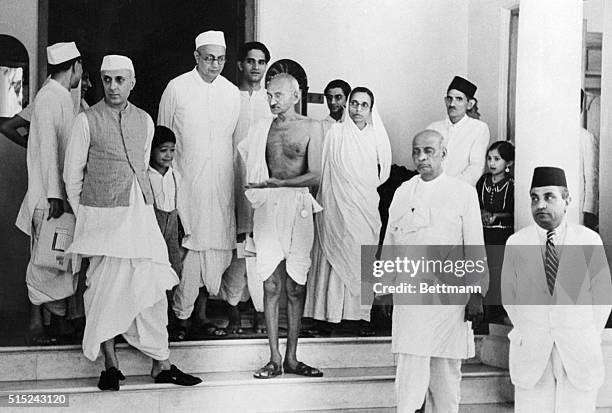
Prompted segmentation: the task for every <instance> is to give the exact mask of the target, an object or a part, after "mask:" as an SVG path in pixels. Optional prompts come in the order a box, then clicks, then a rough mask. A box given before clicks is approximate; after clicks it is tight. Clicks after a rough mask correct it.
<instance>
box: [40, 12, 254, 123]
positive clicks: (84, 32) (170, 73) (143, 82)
mask: <svg viewBox="0 0 612 413" xmlns="http://www.w3.org/2000/svg"><path fill="white" fill-rule="evenodd" d="M252 3H253V2H252V1H249V0H199V1H189V0H105V1H100V0H49V18H48V41H47V44H53V43H55V42H60V41H76V42H77V45H78V47H79V49H80V50H81V53H83V55H84V58H85V59H84V60H85V62H84V63H85V65H86V67H87V68H88V69H89V71H90V73H91V79H92V82H93V84H94V85H93V86H94V87H93V88H92V90H91V91H90V92H89V96H87V100H88V101H89V103H90V104H91V103H95V102H97V101H98V100H100V99H101V98H102V88H101V85H100V80H99V79H100V73H99V68H100V64H101V62H102V58H103V57H104V55H106V54H111V53H112V54H123V55H126V56H128V57H130V58H131V59H132V61H133V62H134V67H135V70H136V80H137V82H136V87H135V88H134V90H133V91H132V94H131V95H130V101H131V102H132V103H134V104H135V105H136V106H139V107H140V108H142V109H144V110H146V111H147V112H148V113H149V114H150V115H151V116H152V117H153V119H154V120H155V119H156V118H157V110H158V105H159V99H160V97H161V94H162V92H163V91H164V88H165V87H166V85H167V84H168V82H169V81H170V80H171V79H172V78H174V77H176V76H178V75H179V74H181V73H184V72H187V71H189V70H191V69H192V68H193V67H194V66H195V61H194V57H193V51H194V39H195V37H196V36H197V35H198V34H199V33H201V32H203V31H206V30H221V31H223V32H224V33H225V41H226V44H227V62H226V64H225V68H224V70H223V76H225V77H226V78H228V79H229V80H230V81H232V82H235V83H236V80H237V78H236V76H237V69H236V55H237V52H238V47H239V45H240V44H242V43H243V42H244V41H245V38H249V39H250V38H252V35H253V34H252V33H248V35H247V34H246V33H245V32H246V29H245V27H249V28H252V27H253V23H252V22H251V21H250V20H252V19H253V13H252V12H251V10H250V8H251V7H252ZM247 8H248V10H247ZM247 19H248V20H249V21H248V22H247ZM249 30H252V29H249ZM41 41H44V39H41Z"/></svg>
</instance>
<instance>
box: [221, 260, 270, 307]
mask: <svg viewBox="0 0 612 413" xmlns="http://www.w3.org/2000/svg"><path fill="white" fill-rule="evenodd" d="M219 298H221V299H222V300H225V301H227V302H228V303H229V304H230V305H232V306H236V305H238V303H239V302H244V301H247V300H248V299H249V298H251V300H252V301H253V306H254V307H255V310H256V311H259V312H262V311H263V282H262V281H261V280H260V279H259V278H258V277H257V259H256V258H255V257H238V254H234V255H233V256H232V263H231V264H230V266H229V267H228V268H227V270H225V273H224V274H223V278H222V279H221V288H220V289H219Z"/></svg>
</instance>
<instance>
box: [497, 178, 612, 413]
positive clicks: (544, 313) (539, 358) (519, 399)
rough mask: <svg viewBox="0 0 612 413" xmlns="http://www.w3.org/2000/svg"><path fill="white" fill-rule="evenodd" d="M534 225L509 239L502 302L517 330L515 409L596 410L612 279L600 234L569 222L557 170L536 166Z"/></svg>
mask: <svg viewBox="0 0 612 413" xmlns="http://www.w3.org/2000/svg"><path fill="white" fill-rule="evenodd" d="M530 195H531V212H532V215H533V218H534V220H535V224H533V225H530V226H528V227H525V228H523V229H521V230H520V231H518V232H517V233H515V234H514V235H512V236H511V237H510V238H509V239H508V242H507V243H506V249H505V256H504V264H503V269H502V277H501V278H502V301H503V304H504V307H505V308H506V311H507V312H508V316H509V317H510V320H511V321H512V325H513V326H514V328H513V329H512V331H511V332H510V334H509V335H508V338H509V339H510V377H511V379H512V383H513V384H514V386H515V404H514V405H515V411H516V412H518V413H524V412H538V413H549V412H550V413H552V412H555V413H566V412H567V413H570V412H572V413H573V412H595V401H596V398H597V390H598V389H599V387H600V386H601V385H602V383H603V380H604V364H603V355H602V350H601V337H600V335H601V332H602V331H603V329H604V327H605V324H606V320H607V319H608V315H609V314H610V309H611V308H612V306H610V303H611V299H612V281H611V280H610V270H609V268H608V262H607V260H606V255H605V251H604V248H603V245H602V242H601V238H599V235H598V234H597V233H595V232H593V231H591V230H590V229H588V228H586V227H584V226H582V225H577V224H573V223H569V222H567V217H566V211H567V207H568V205H569V203H570V196H569V191H568V189H567V183H566V179H565V173H564V171H563V170H562V169H560V168H556V167H549V166H546V167H538V168H535V171H534V173H533V180H532V183H531V190H530Z"/></svg>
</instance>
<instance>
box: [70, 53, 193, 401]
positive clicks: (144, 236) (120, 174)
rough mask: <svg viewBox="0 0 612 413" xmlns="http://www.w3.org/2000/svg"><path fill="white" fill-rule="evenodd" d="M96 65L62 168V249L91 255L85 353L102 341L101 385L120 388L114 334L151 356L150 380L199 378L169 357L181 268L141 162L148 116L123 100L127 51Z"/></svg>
mask: <svg viewBox="0 0 612 413" xmlns="http://www.w3.org/2000/svg"><path fill="white" fill-rule="evenodd" d="M100 72H101V77H102V85H103V87H104V99H103V100H101V101H100V102H98V103H97V104H95V105H93V106H92V107H91V108H90V109H88V110H86V111H85V112H83V113H81V114H79V115H78V117H77V118H76V120H75V124H74V127H73V129H72V136H71V138H70V144H69V146H68V151H67V153H66V168H65V169H64V180H65V181H66V191H67V193H68V200H69V201H70V205H71V206H72V209H73V210H74V212H75V214H76V228H75V233H74V240H73V243H72V245H71V246H70V248H69V249H68V252H69V253H73V254H76V255H81V256H88V257H90V265H89V268H88V269H87V287H88V288H87V290H86V291H85V294H84V301H85V312H86V316H87V322H86V326H85V334H84V336H83V353H84V354H85V356H86V357H87V358H89V359H90V360H92V361H94V360H96V358H97V357H98V354H99V352H100V347H102V353H103V354H104V359H105V368H106V370H105V371H103V372H102V374H101V376H100V381H99V382H98V387H99V388H100V389H101V390H119V380H124V379H125V377H124V376H123V374H122V373H121V371H120V370H119V363H118V360H117V356H116V354H115V348H114V345H115V343H114V337H115V336H116V335H118V334H122V335H123V337H124V338H125V340H126V341H127V342H128V343H129V344H130V345H132V346H134V347H136V348H137V349H138V350H140V351H141V352H142V353H144V354H145V355H147V356H149V357H151V358H152V359H153V367H152V369H151V376H152V377H153V378H154V379H155V382H156V383H174V384H179V385H195V384H197V383H199V382H201V380H200V379H199V378H197V377H193V376H191V375H189V374H185V373H183V372H182V371H180V370H179V369H178V368H176V366H174V365H171V364H170V362H169V355H170V352H169V350H168V333H167V330H166V325H167V322H168V318H167V301H166V290H169V289H171V288H172V287H173V286H174V285H176V284H177V283H178V277H177V276H176V274H175V272H174V270H172V268H171V266H170V262H169V261H168V251H167V249H166V244H165V242H164V239H163V237H162V235H161V233H160V231H159V228H158V226H157V221H156V219H155V213H154V211H153V205H152V204H153V193H152V190H151V184H150V182H149V178H148V175H147V172H146V171H147V165H148V160H149V157H150V151H151V141H152V139H153V132H154V127H153V121H152V120H151V117H150V116H149V115H148V114H147V113H146V112H144V111H143V110H141V109H139V108H137V107H136V106H134V105H133V104H131V103H130V102H129V101H128V97H129V95H130V91H131V90H132V89H133V88H134V85H135V83H136V78H135V74H134V66H133V65H132V61H131V60H130V59H129V58H127V57H125V56H119V55H109V56H105V57H104V59H103V61H102V67H101V69H100Z"/></svg>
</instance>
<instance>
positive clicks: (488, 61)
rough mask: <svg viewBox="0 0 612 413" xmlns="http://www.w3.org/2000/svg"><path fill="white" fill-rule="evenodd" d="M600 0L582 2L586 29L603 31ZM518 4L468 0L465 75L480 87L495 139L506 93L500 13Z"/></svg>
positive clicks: (504, 32)
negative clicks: (503, 96) (466, 64)
mask: <svg viewBox="0 0 612 413" xmlns="http://www.w3.org/2000/svg"><path fill="white" fill-rule="evenodd" d="M603 2H604V0H586V1H585V2H584V3H583V10H584V19H587V30H588V31H593V32H601V31H602V28H603V16H604V14H603ZM519 4H520V1H519V0H469V18H468V75H469V77H470V79H471V80H473V81H474V82H475V83H476V84H477V85H478V86H479V89H478V92H477V94H476V95H477V97H478V101H479V104H478V107H479V108H480V113H481V114H482V120H483V121H485V122H487V123H488V124H489V129H490V130H491V137H492V138H495V139H497V138H500V137H503V135H502V134H501V133H500V127H501V128H502V129H503V127H504V124H503V122H501V120H502V119H501V118H502V116H501V115H502V113H503V112H502V109H503V108H501V107H500V104H501V103H502V102H503V99H500V97H501V96H500V94H505V93H506V90H505V88H504V86H503V85H502V83H503V82H504V81H505V80H506V79H505V77H504V76H505V75H504V70H505V66H506V65H507V61H506V60H505V59H504V53H507V49H508V43H507V38H506V37H505V36H507V27H505V26H504V24H503V20H504V19H503V18H502V14H504V13H507V11H508V10H510V9H512V8H513V7H515V6H517V5H519Z"/></svg>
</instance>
